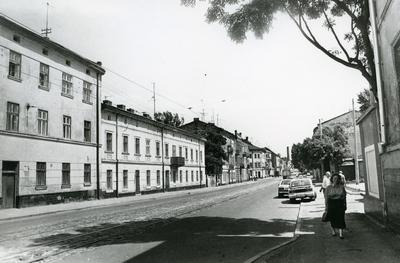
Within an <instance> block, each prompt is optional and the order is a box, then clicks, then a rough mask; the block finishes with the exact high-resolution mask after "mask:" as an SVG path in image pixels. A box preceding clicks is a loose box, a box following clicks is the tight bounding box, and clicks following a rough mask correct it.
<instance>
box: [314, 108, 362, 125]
mask: <svg viewBox="0 0 400 263" xmlns="http://www.w3.org/2000/svg"><path fill="white" fill-rule="evenodd" d="M352 112H353V111H352V110H350V111H347V112H345V113H342V114H340V115H338V116H336V117H333V118H330V119H329V120H327V121H324V122H321V124H326V123H328V122H331V121H333V120H334V119H337V118H340V117H342V116H344V115H346V114H349V113H352ZM357 113H360V112H359V111H356V114H357Z"/></svg>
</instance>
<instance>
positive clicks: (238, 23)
mask: <svg viewBox="0 0 400 263" xmlns="http://www.w3.org/2000/svg"><path fill="white" fill-rule="evenodd" d="M181 1H182V3H183V4H184V5H186V6H194V5H195V4H196V2H197V1H196V0H181ZM280 12H283V13H286V14H287V15H288V16H289V17H290V18H291V20H292V21H293V22H294V23H295V25H296V26H297V28H298V29H299V30H300V32H301V34H302V35H303V36H304V37H305V39H307V40H308V41H309V42H310V43H311V44H312V45H313V46H314V47H316V48H317V49H319V50H320V51H321V52H323V53H324V54H325V55H327V56H328V57H330V58H331V59H333V60H334V61H336V62H338V63H340V64H342V65H344V66H347V67H349V68H352V69H355V70H358V71H359V72H360V73H361V74H362V76H363V77H364V78H365V79H366V80H367V81H368V83H369V85H370V87H371V90H372V92H373V93H374V95H375V97H377V87H376V79H375V64H374V54H373V48H372V44H371V41H370V38H369V34H370V22H369V7H368V0H247V1H245V0H210V1H209V7H208V10H207V14H206V18H207V22H209V23H213V22H219V23H221V24H223V25H224V26H225V28H226V30H227V32H228V35H229V36H230V38H231V39H232V40H234V41H236V42H242V41H244V40H246V38H247V33H248V32H253V33H254V34H255V36H256V37H258V38H262V37H263V36H264V34H266V33H268V31H269V29H270V28H271V27H272V24H273V20H274V17H275V15H276V14H277V13H280ZM337 19H345V21H349V24H348V31H347V32H346V33H344V34H342V35H340V34H339V33H338V32H337V30H336V20H337ZM312 20H313V21H314V22H319V23H321V26H324V27H326V28H327V29H328V30H329V31H330V32H331V35H332V38H333V39H334V41H335V42H336V45H337V46H336V48H335V49H329V48H327V47H325V46H323V44H321V42H320V41H319V39H318V36H317V35H315V34H314V32H313V30H312V28H311V25H310V21H312Z"/></svg>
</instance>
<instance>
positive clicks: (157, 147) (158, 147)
mask: <svg viewBox="0 0 400 263" xmlns="http://www.w3.org/2000/svg"><path fill="white" fill-rule="evenodd" d="M156 156H160V142H156Z"/></svg>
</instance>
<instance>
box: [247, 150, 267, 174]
mask: <svg viewBox="0 0 400 263" xmlns="http://www.w3.org/2000/svg"><path fill="white" fill-rule="evenodd" d="M249 150H250V154H251V157H250V164H249V171H250V178H252V179H255V178H265V177H266V176H267V159H266V150H265V148H259V147H257V146H254V145H250V146H249Z"/></svg>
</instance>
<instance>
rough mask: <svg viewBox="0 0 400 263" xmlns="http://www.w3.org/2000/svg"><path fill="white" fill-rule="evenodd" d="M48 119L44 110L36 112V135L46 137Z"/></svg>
mask: <svg viewBox="0 0 400 263" xmlns="http://www.w3.org/2000/svg"><path fill="white" fill-rule="evenodd" d="M48 117H49V114H48V112H47V111H45V110H38V117H37V120H38V133H39V134H40V135H47V131H48Z"/></svg>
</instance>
